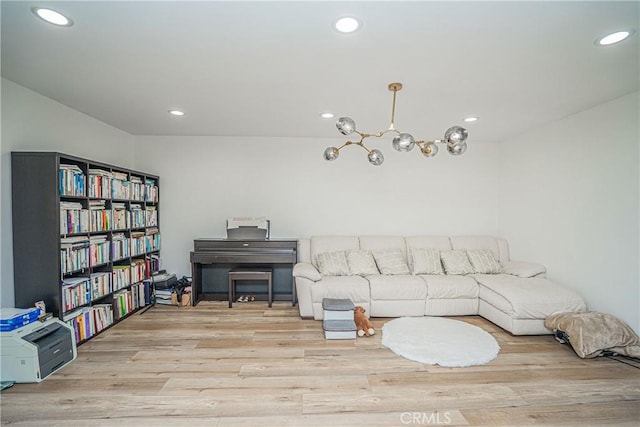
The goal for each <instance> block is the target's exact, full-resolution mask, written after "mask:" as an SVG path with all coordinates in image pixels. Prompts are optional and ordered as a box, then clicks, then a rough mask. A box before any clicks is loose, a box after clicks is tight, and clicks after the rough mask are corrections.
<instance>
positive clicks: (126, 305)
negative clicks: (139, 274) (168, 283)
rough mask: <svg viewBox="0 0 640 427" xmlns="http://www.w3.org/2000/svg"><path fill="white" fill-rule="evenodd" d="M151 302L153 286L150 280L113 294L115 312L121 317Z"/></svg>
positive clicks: (116, 317) (116, 315)
mask: <svg viewBox="0 0 640 427" xmlns="http://www.w3.org/2000/svg"><path fill="white" fill-rule="evenodd" d="M150 302H151V286H150V282H149V281H144V282H140V283H136V284H135V285H133V286H131V288H130V289H127V290H122V291H119V292H117V293H115V294H113V314H114V317H115V319H116V320H117V319H121V318H123V317H124V316H126V315H127V314H129V313H131V312H132V311H135V310H137V309H138V308H141V307H144V306H145V305H148V304H149V303H150Z"/></svg>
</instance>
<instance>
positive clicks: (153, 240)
mask: <svg viewBox="0 0 640 427" xmlns="http://www.w3.org/2000/svg"><path fill="white" fill-rule="evenodd" d="M130 241H131V256H137V255H141V254H144V253H147V252H154V251H158V250H160V233H159V232H158V229H157V228H150V229H148V230H146V231H135V232H131V239H130Z"/></svg>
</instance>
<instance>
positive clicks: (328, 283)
mask: <svg viewBox="0 0 640 427" xmlns="http://www.w3.org/2000/svg"><path fill="white" fill-rule="evenodd" d="M310 288H311V301H312V303H318V304H322V299H323V298H339V299H343V298H349V299H350V300H351V301H352V302H353V303H354V304H358V303H363V302H367V303H368V302H370V301H371V293H370V292H369V282H368V281H367V279H365V278H364V277H360V276H328V277H323V278H322V280H320V281H319V282H316V283H315V284H314V285H313V286H311V287H310Z"/></svg>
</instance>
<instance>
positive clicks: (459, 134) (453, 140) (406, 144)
mask: <svg viewBox="0 0 640 427" xmlns="http://www.w3.org/2000/svg"><path fill="white" fill-rule="evenodd" d="M401 89H402V83H391V84H389V90H390V91H391V92H393V104H392V105H391V125H390V126H389V128H388V129H387V130H384V131H382V132H378V133H364V132H360V131H359V130H357V129H356V122H355V121H354V120H353V119H352V118H351V117H340V118H339V119H338V122H337V123H336V127H337V128H338V130H339V131H340V133H341V134H343V135H351V134H352V133H356V134H358V135H359V136H360V140H359V141H347V142H345V143H344V144H343V145H342V146H340V147H328V148H327V149H326V150H324V158H325V160H335V159H337V158H338V155H339V154H340V150H342V149H343V148H344V147H346V146H349V145H359V146H360V147H362V148H363V149H364V150H365V151H366V152H367V156H368V157H369V163H371V164H372V165H374V166H380V165H381V164H382V162H384V156H383V155H382V152H381V151H380V150H378V149H373V150H370V149H369V148H367V147H366V146H365V145H364V140H365V139H367V138H369V137H372V136H374V137H376V138H380V137H382V136H383V135H384V134H386V133H387V132H393V133H395V134H396V136H395V137H394V138H393V141H392V142H391V145H392V146H393V148H394V149H396V150H397V151H411V150H412V149H413V147H414V146H415V145H417V146H418V147H420V151H421V152H422V154H424V155H425V157H433V156H435V155H436V154H438V146H437V145H436V144H446V145H447V151H448V152H449V154H452V155H454V156H459V155H461V154H463V153H464V152H465V151H467V142H466V140H467V130H466V129H465V128H463V127H461V126H452V127H450V128H449V129H447V131H446V132H445V133H444V139H435V140H432V141H425V140H421V141H416V140H415V139H414V138H413V135H411V134H409V133H405V132H400V131H398V130H396V129H395V128H394V119H395V113H396V94H397V92H398V91H399V90H401Z"/></svg>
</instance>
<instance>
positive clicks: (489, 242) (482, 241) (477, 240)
mask: <svg viewBox="0 0 640 427" xmlns="http://www.w3.org/2000/svg"><path fill="white" fill-rule="evenodd" d="M450 240H451V247H452V248H453V249H454V250H457V251H464V250H467V249H489V250H490V251H491V253H493V256H494V257H495V259H497V260H499V261H502V262H506V261H508V260H509V258H508V254H507V255H506V259H504V256H505V255H503V256H500V255H501V254H500V249H501V248H500V246H499V245H498V239H496V238H495V237H492V236H454V237H450Z"/></svg>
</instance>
